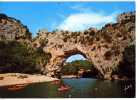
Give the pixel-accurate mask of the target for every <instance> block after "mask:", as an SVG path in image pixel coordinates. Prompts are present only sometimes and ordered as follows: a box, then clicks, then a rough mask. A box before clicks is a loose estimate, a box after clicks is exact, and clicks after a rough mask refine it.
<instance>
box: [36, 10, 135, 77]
mask: <svg viewBox="0 0 140 100" xmlns="http://www.w3.org/2000/svg"><path fill="white" fill-rule="evenodd" d="M44 40H45V43H44ZM134 40H135V13H134V12H130V13H124V14H121V15H119V16H118V18H117V23H113V24H107V25H105V26H104V27H102V29H100V30H97V29H94V28H90V29H88V30H85V31H84V32H68V31H54V32H47V31H40V32H39V35H38V37H37V38H36V39H35V40H34V41H33V44H34V46H36V47H42V48H43V50H44V52H50V53H51V55H52V58H51V60H50V61H49V63H48V64H47V65H46V67H45V69H46V70H44V74H45V73H46V74H47V75H49V76H52V75H54V74H55V73H56V72H57V71H59V70H61V67H62V65H63V62H64V61H65V60H66V59H67V57H69V56H71V55H73V54H82V55H83V56H85V57H86V58H87V59H88V60H89V61H91V62H92V63H93V65H94V66H95V67H96V69H98V71H99V75H100V77H101V78H104V79H109V78H110V76H111V74H112V72H113V70H115V69H116V68H117V66H118V65H119V63H120V61H122V58H123V52H124V49H125V48H126V47H127V46H128V45H129V44H130V43H131V42H133V41H134Z"/></svg>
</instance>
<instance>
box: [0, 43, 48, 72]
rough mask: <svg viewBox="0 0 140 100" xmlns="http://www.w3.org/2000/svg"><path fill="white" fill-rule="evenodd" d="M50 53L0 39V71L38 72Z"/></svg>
mask: <svg viewBox="0 0 140 100" xmlns="http://www.w3.org/2000/svg"><path fill="white" fill-rule="evenodd" d="M49 58H50V54H45V53H44V52H42V51H41V50H39V49H34V48H32V47H30V46H28V47H27V45H26V44H23V43H21V42H17V41H0V73H5V72H21V73H35V72H40V68H41V67H43V66H44V65H45V64H46V63H47V61H48V60H47V59H49Z"/></svg>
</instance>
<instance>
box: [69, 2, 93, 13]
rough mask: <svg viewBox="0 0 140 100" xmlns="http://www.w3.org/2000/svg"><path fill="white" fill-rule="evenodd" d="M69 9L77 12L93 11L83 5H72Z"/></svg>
mask: <svg viewBox="0 0 140 100" xmlns="http://www.w3.org/2000/svg"><path fill="white" fill-rule="evenodd" d="M70 8H71V9H73V10H76V11H79V12H92V10H93V8H90V7H85V6H84V5H83V4H78V5H74V6H71V7H70Z"/></svg>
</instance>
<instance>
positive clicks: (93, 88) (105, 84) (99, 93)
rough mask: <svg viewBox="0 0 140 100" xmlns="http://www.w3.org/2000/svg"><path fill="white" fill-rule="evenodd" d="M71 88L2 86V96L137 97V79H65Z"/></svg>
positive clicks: (31, 85) (0, 93) (43, 84)
mask: <svg viewBox="0 0 140 100" xmlns="http://www.w3.org/2000/svg"><path fill="white" fill-rule="evenodd" d="M62 81H63V82H64V84H67V85H68V86H70V87H71V88H70V89H69V90H67V91H58V88H59V87H60V84H52V83H51V82H49V83H48V82H45V83H35V84H29V85H28V86H26V87H25V88H23V89H21V90H16V91H11V90H8V89H7V88H6V87H0V98H130V97H135V81H133V80H131V81H130V80H127V81H118V80H117V81H109V80H97V79H92V78H79V79H63V80H62Z"/></svg>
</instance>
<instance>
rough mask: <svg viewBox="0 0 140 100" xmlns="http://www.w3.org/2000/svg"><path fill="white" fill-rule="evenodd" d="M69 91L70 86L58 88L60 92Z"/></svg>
mask: <svg viewBox="0 0 140 100" xmlns="http://www.w3.org/2000/svg"><path fill="white" fill-rule="evenodd" d="M69 89H70V87H69V86H65V87H60V88H58V91H67V90H69Z"/></svg>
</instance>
